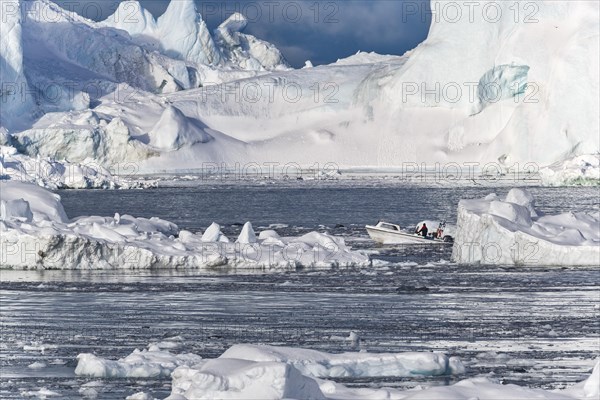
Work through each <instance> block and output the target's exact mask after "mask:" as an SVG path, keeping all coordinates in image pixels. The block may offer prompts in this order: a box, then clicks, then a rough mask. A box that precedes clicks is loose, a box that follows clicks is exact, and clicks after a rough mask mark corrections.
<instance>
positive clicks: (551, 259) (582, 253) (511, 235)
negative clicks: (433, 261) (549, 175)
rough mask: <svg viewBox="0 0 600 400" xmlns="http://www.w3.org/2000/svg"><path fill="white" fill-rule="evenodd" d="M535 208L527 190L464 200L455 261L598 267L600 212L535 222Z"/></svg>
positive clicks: (552, 216) (565, 215)
mask: <svg viewBox="0 0 600 400" xmlns="http://www.w3.org/2000/svg"><path fill="white" fill-rule="evenodd" d="M508 200H511V201H508ZM533 204H534V201H533V198H532V196H531V194H530V193H529V192H527V191H526V190H523V189H518V190H515V189H513V190H511V191H510V193H509V196H507V198H506V199H499V198H498V197H497V196H495V195H494V196H488V197H486V198H484V199H482V200H461V201H460V203H459V205H458V228H457V233H456V237H455V241H454V247H453V249H452V258H453V260H454V261H456V262H460V263H482V264H508V265H510V264H515V265H522V264H536V265H597V264H598V260H600V232H599V231H598V225H599V224H600V213H599V212H594V213H590V214H585V213H572V212H570V213H565V214H560V215H546V216H543V217H535V215H537V212H536V211H535V209H534V208H533ZM532 216H534V217H532Z"/></svg>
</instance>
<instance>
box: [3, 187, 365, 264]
mask: <svg viewBox="0 0 600 400" xmlns="http://www.w3.org/2000/svg"><path fill="white" fill-rule="evenodd" d="M0 204H1V207H0V209H1V214H0V233H1V240H0V247H1V252H0V255H1V260H0V269H1V268H21V269H116V268H128V269H149V268H176V269H207V268H215V267H229V268H251V269H278V270H284V269H296V268H300V267H309V268H329V267H350V266H367V265H369V264H370V261H369V257H367V256H365V255H364V254H362V253H359V252H356V251H352V250H351V249H350V248H349V247H348V246H346V244H345V242H344V239H343V238H339V237H334V236H330V235H328V234H324V233H318V232H311V233H308V234H306V235H303V236H300V237H280V236H279V235H278V234H277V233H276V232H273V231H265V232H261V233H260V234H259V235H258V236H257V235H256V234H255V233H254V230H253V228H252V225H251V224H250V223H248V224H246V226H244V229H243V230H242V232H241V234H240V237H239V238H238V240H237V241H235V242H230V241H229V239H228V238H227V237H226V236H224V235H223V234H222V233H221V229H220V227H219V225H218V224H213V225H211V226H210V227H209V228H208V229H207V230H206V232H204V234H194V233H192V232H189V231H185V230H180V229H179V228H178V227H177V226H176V225H175V224H173V223H171V222H168V221H164V220H161V219H158V218H150V219H146V218H134V217H132V216H129V215H119V214H115V216H114V217H79V218H75V219H73V220H70V219H68V218H67V216H66V214H65V211H64V209H63V207H62V204H61V203H60V197H59V196H58V195H55V194H53V193H51V192H49V191H48V190H46V189H43V188H41V187H40V186H37V185H34V184H30V183H25V182H17V181H0Z"/></svg>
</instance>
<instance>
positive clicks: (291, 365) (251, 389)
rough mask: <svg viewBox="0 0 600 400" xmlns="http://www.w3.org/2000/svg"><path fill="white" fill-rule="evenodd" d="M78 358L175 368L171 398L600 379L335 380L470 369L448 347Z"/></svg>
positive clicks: (386, 393)
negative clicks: (403, 384)
mask: <svg viewBox="0 0 600 400" xmlns="http://www.w3.org/2000/svg"><path fill="white" fill-rule="evenodd" d="M77 358H78V364H77V368H76V370H75V373H76V374H77V375H80V376H89V377H94V378H132V377H157V376H162V375H163V374H164V373H166V372H168V371H172V372H171V377H172V392H171V395H170V396H169V397H168V399H169V400H185V399H196V400H199V399H211V400H212V399H215V398H219V399H240V400H242V399H244V400H245V399H272V400H277V399H323V400H324V399H347V400H353V399H356V400H359V399H360V400H365V399H367V400H368V399H464V400H468V399H473V398H479V399H503V400H504V399H506V400H510V399H515V400H516V399H519V400H521V399H524V398H536V399H557V400H558V399H575V398H576V399H592V398H595V397H597V396H598V393H599V392H598V390H599V385H598V383H599V380H600V362H599V363H597V364H596V367H595V368H594V370H593V372H592V374H591V376H590V377H589V378H588V379H586V380H585V381H583V382H581V383H579V384H577V385H574V386H573V387H570V388H567V389H565V390H561V391H554V392H550V391H544V390H540V389H529V388H524V387H520V386H517V385H502V384H500V383H498V382H497V381H494V380H492V379H488V378H472V379H466V380H462V381H460V382H458V383H456V384H454V385H451V386H442V387H432V388H422V387H417V388H415V389H411V390H399V389H391V388H380V389H370V388H349V387H345V386H344V385H342V384H339V383H336V382H334V381H333V380H331V379H332V378H333V379H334V378H336V377H338V378H339V377H345V378H352V377H354V378H357V377H371V378H376V377H409V376H435V375H452V374H461V373H463V372H464V367H463V365H462V363H461V361H460V360H458V359H456V358H452V357H450V358H449V357H448V356H446V355H445V354H442V353H428V352H423V353H368V352H359V353H357V352H354V353H342V354H330V353H324V352H319V351H315V350H309V349H301V348H289V347H275V346H266V345H235V346H233V347H231V348H230V349H229V350H227V351H226V352H225V353H223V354H222V355H221V356H220V357H219V358H216V359H201V358H200V357H199V356H195V355H192V354H182V355H174V354H172V353H170V352H168V351H166V350H163V349H161V348H160V347H159V346H158V345H156V344H153V345H150V346H149V347H148V349H147V350H141V351H140V350H135V351H134V352H133V353H132V354H131V355H129V356H127V357H125V358H123V359H120V360H118V361H113V360H107V359H103V358H101V357H98V356H95V355H93V354H80V355H79V356H78V357H77ZM324 378H326V379H324ZM147 395H148V396H150V395H149V394H147Z"/></svg>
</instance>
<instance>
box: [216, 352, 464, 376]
mask: <svg viewBox="0 0 600 400" xmlns="http://www.w3.org/2000/svg"><path fill="white" fill-rule="evenodd" d="M220 358H235V359H242V360H250V361H257V362H285V363H288V364H291V365H293V366H294V367H296V368H297V369H298V370H299V371H300V372H302V373H303V374H304V375H307V376H311V377H315V378H328V377H373V376H416V375H444V374H450V373H452V370H451V369H450V365H449V359H448V357H447V356H446V355H444V354H440V353H342V354H329V353H323V352H320V351H316V350H308V349H298V348H291V347H274V346H256V345H235V346H233V347H231V348H230V349H229V350H227V351H225V353H223V354H222V355H221V357H220Z"/></svg>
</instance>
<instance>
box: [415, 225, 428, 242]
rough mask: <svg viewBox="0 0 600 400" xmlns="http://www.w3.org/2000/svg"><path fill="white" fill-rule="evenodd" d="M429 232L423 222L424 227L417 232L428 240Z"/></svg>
mask: <svg viewBox="0 0 600 400" xmlns="http://www.w3.org/2000/svg"><path fill="white" fill-rule="evenodd" d="M428 231H429V229H427V224H426V223H424V222H423V226H422V227H420V228H419V229H418V230H417V233H419V234H421V236H423V237H425V238H426V237H427V232H428Z"/></svg>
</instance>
